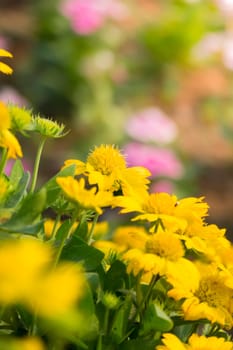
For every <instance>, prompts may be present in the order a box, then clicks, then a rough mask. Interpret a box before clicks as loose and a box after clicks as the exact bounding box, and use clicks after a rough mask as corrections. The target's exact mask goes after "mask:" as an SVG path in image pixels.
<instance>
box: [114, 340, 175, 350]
mask: <svg viewBox="0 0 233 350" xmlns="http://www.w3.org/2000/svg"><path fill="white" fill-rule="evenodd" d="M156 345H158V341H156V340H154V339H144V338H136V339H132V340H129V341H127V342H125V343H123V344H122V345H120V350H136V349H137V350H139V349H145V350H154V349H155V346H156ZM174 350H175V349H174Z"/></svg>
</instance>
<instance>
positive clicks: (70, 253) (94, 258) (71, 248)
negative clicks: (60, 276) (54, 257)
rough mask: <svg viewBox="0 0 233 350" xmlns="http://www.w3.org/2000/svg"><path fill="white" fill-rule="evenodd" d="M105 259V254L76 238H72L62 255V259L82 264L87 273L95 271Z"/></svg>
mask: <svg viewBox="0 0 233 350" xmlns="http://www.w3.org/2000/svg"><path fill="white" fill-rule="evenodd" d="M103 258H104V253H102V252H101V251H100V250H98V249H96V248H94V247H92V246H89V245H88V244H87V243H86V242H84V241H83V240H82V239H81V238H78V237H76V236H72V237H71V239H70V241H68V243H67V245H66V246H65V247H64V248H63V250H62V254H61V259H64V260H71V261H76V262H81V263H82V264H83V266H84V268H85V270H86V271H94V270H95V269H96V268H97V266H98V265H99V264H100V263H101V261H102V259H103Z"/></svg>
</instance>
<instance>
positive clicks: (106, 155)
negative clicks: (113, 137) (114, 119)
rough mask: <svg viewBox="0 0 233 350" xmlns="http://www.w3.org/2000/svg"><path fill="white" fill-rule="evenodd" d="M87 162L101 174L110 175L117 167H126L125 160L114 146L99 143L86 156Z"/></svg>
mask: <svg viewBox="0 0 233 350" xmlns="http://www.w3.org/2000/svg"><path fill="white" fill-rule="evenodd" d="M87 162H88V163H89V164H90V165H91V166H92V167H93V168H94V170H96V171H99V172H100V173H101V174H103V175H110V174H112V173H113V172H115V171H116V170H118V169H120V170H121V169H125V168H126V161H125V159H124V157H123V155H122V154H121V153H120V151H119V150H118V149H116V148H114V146H111V145H110V146H109V145H101V146H100V147H96V148H95V149H94V151H93V152H91V154H90V155H89V156H88V158H87Z"/></svg>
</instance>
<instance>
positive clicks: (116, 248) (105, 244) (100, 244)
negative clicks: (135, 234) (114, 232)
mask: <svg viewBox="0 0 233 350" xmlns="http://www.w3.org/2000/svg"><path fill="white" fill-rule="evenodd" d="M92 245H93V246H94V247H95V248H97V249H99V250H101V252H103V253H104V255H105V257H106V258H108V256H109V254H111V253H112V252H115V253H117V254H118V253H121V252H122V251H123V250H124V246H121V245H119V244H116V243H114V242H112V241H104V240H99V241H95V242H93V243H92Z"/></svg>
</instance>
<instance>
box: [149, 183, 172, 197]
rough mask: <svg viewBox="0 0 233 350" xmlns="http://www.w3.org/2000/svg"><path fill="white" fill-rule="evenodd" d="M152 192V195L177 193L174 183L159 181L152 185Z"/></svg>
mask: <svg viewBox="0 0 233 350" xmlns="http://www.w3.org/2000/svg"><path fill="white" fill-rule="evenodd" d="M150 192H151V193H156V192H166V193H170V194H172V193H174V192H175V186H174V184H173V183H172V181H169V180H159V181H156V182H154V183H152V185H151V187H150Z"/></svg>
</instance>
